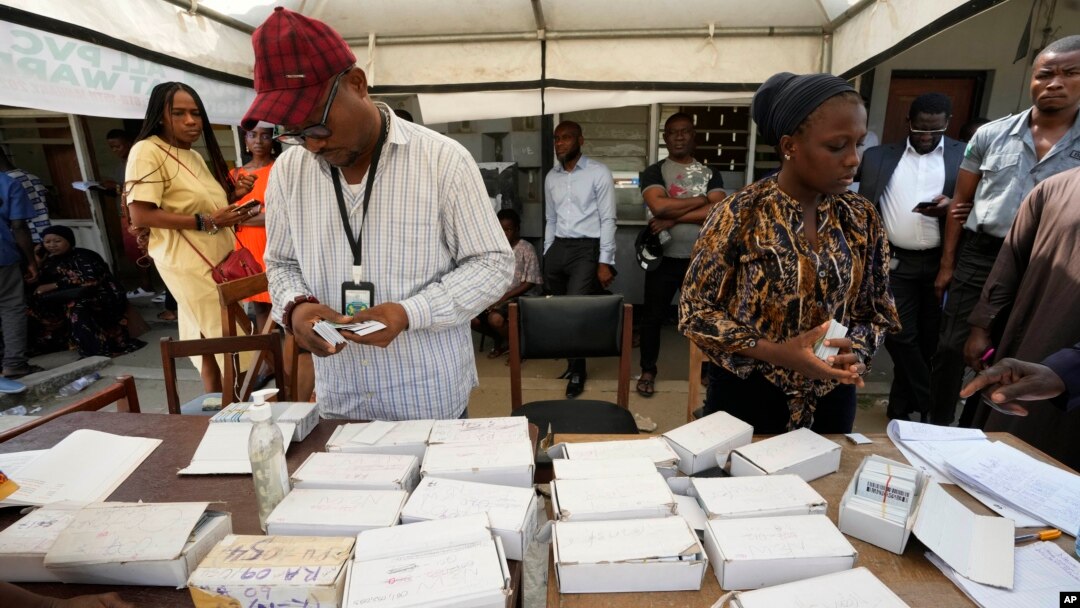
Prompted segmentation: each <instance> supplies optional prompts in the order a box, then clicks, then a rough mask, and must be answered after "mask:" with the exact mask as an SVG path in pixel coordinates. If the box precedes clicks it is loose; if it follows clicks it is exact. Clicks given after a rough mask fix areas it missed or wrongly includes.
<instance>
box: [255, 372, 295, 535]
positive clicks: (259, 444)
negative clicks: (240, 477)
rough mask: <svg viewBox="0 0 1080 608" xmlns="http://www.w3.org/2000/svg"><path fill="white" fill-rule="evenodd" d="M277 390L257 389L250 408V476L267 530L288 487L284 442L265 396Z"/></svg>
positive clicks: (260, 514)
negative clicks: (273, 512) (267, 525)
mask: <svg viewBox="0 0 1080 608" xmlns="http://www.w3.org/2000/svg"><path fill="white" fill-rule="evenodd" d="M275 393H277V389H266V390H261V391H255V392H254V393H252V395H251V397H252V399H253V400H254V402H255V403H254V405H252V406H251V407H249V408H248V414H249V415H250V417H251V422H252V423H253V424H252V427H251V435H249V436H248V457H249V458H250V459H251V476H252V478H253V479H254V481H255V500H256V502H257V503H258V505H259V526H260V527H261V528H262V530H263V532H265V531H266V518H267V517H269V516H270V513H271V512H272V511H273V510H274V507H276V506H278V503H280V502H281V501H282V499H284V498H285V495H286V494H288V493H289V490H290V489H291V488H290V487H289V470H288V468H286V466H285V442H284V441H283V440H282V438H281V430H280V429H278V426H277V425H276V424H274V421H273V420H272V416H271V415H270V414H271V412H270V405H268V404H267V403H266V398H267V397H269V396H270V395H273V394H275Z"/></svg>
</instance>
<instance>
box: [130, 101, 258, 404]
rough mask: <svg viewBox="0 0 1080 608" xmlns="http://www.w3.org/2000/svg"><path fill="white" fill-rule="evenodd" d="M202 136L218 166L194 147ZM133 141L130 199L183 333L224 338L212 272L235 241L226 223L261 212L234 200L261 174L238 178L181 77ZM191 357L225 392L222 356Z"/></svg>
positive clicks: (208, 384)
mask: <svg viewBox="0 0 1080 608" xmlns="http://www.w3.org/2000/svg"><path fill="white" fill-rule="evenodd" d="M200 137H202V138H204V139H205V143H206V150H207V152H208V153H209V155H210V161H211V166H212V167H213V169H210V168H209V167H207V165H206V161H204V160H203V158H202V156H200V155H199V153H198V152H195V151H194V150H192V149H191V147H192V145H193V144H195V142H197V141H198V140H199V138H200ZM135 142H136V143H135V145H134V146H133V147H132V148H131V153H130V154H129V155H128V164H127V172H126V174H125V183H124V192H125V201H126V202H127V205H128V211H129V213H130V216H131V224H132V225H133V226H136V227H140V228H149V241H148V244H147V253H149V254H150V257H152V258H153V259H154V264H155V265H156V266H157V269H158V271H159V272H160V273H161V278H162V279H163V280H164V281H165V284H166V285H167V286H168V287H169V291H171V292H172V294H173V296H174V297H175V298H176V302H177V304H178V305H179V306H178V310H177V314H178V315H179V321H180V339H181V340H191V339H198V338H200V337H203V338H216V337H220V336H221V335H222V331H221V306H220V305H219V304H218V296H217V287H216V284H215V283H214V280H213V278H212V277H211V275H210V270H211V267H212V266H213V265H216V264H218V263H219V262H221V261H222V260H223V259H225V256H226V255H228V254H229V252H231V251H232V250H233V248H234V246H235V242H236V238H235V236H234V233H233V230H231V229H227V228H230V227H232V226H235V225H236V224H238V223H240V222H242V221H244V220H246V219H248V218H250V217H252V216H254V215H256V214H258V213H259V209H258V207H256V208H254V209H245V208H242V207H237V206H233V205H231V204H230V201H233V200H238V199H240V198H242V197H244V196H245V195H247V193H248V192H250V191H251V188H252V186H253V185H254V183H255V179H256V178H255V177H254V176H252V175H243V176H240V177H239V178H238V179H237V180H236V181H235V182H234V181H233V179H232V178H231V177H230V176H229V168H228V166H227V165H226V164H225V159H224V157H222V155H221V148H220V147H219V146H218V143H217V140H216V139H215V138H214V132H213V129H212V128H211V127H210V121H209V120H208V119H207V118H206V110H205V108H204V107H203V103H202V100H201V99H199V95H198V94H197V93H196V92H195V91H194V90H193V89H191V88H190V87H188V86H187V85H184V84H181V83H179V82H165V83H162V84H159V85H157V86H156V87H154V89H153V91H151V93H150V101H149V103H148V104H147V108H146V117H145V118H144V119H143V125H142V131H141V132H140V133H139V135H138V137H137V138H136V139H135ZM192 362H193V363H194V364H195V367H196V368H198V369H199V370H200V372H201V374H202V381H203V386H204V387H205V390H206V392H208V393H211V392H220V391H221V384H222V383H221V364H222V362H223V360H222V359H221V357H217V358H214V357H192ZM241 367H242V368H243V367H246V366H244V365H243V364H242V365H241Z"/></svg>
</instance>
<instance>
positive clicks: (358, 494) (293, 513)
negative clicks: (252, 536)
mask: <svg viewBox="0 0 1080 608" xmlns="http://www.w3.org/2000/svg"><path fill="white" fill-rule="evenodd" d="M408 497H409V493H408V492H405V491H403V490H305V489H294V490H293V491H291V492H289V493H288V494H286V495H285V498H284V499H283V500H282V501H281V502H280V503H278V506H277V507H274V510H273V511H272V512H271V513H270V515H269V516H268V517H267V518H266V533H267V534H268V535H271V536H355V535H357V534H359V533H360V532H362V531H364V530H370V529H371V528H385V527H389V526H393V525H395V524H397V523H398V520H399V519H400V518H401V508H402V507H403V506H405V500H406V499H408Z"/></svg>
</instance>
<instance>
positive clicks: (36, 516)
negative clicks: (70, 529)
mask: <svg viewBox="0 0 1080 608" xmlns="http://www.w3.org/2000/svg"><path fill="white" fill-rule="evenodd" d="M86 504H87V503H84V502H74V501H66V500H65V501H61V502H54V503H50V504H48V505H45V506H44V507H40V508H37V509H34V510H33V511H30V512H29V513H27V514H26V515H24V516H23V517H22V518H21V519H19V520H18V521H16V522H15V523H13V524H11V525H10V526H8V527H7V528H4V529H3V530H0V557H5V556H19V555H27V556H28V555H38V556H41V557H42V558H43V559H44V557H45V554H46V553H47V552H48V551H49V548H50V547H52V546H53V543H54V542H56V539H57V538H58V537H59V536H60V533H61V532H63V531H64V528H67V526H68V524H70V523H71V522H72V520H74V519H75V514H76V513H77V512H78V511H79V509H82V508H83V507H84V506H86Z"/></svg>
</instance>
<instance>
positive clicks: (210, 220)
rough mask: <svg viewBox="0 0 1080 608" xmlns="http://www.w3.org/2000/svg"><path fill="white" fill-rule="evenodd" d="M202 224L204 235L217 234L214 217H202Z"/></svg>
mask: <svg viewBox="0 0 1080 608" xmlns="http://www.w3.org/2000/svg"><path fill="white" fill-rule="evenodd" d="M203 222H204V223H205V224H206V234H209V235H214V234H217V233H218V230H219V228H218V225H217V222H215V221H214V216H212V215H204V216H203Z"/></svg>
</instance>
